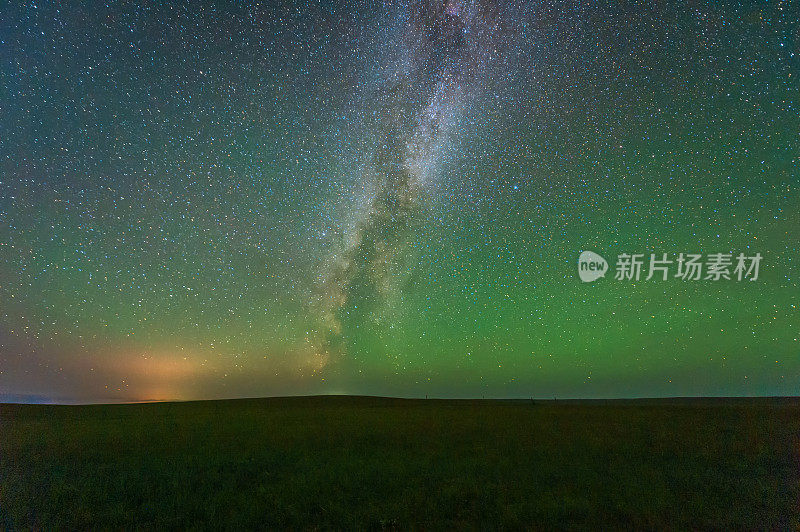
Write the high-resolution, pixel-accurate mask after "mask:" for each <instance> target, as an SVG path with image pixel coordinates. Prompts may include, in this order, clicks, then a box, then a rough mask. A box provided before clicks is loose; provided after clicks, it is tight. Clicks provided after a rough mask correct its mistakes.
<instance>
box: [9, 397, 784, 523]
mask: <svg viewBox="0 0 800 532" xmlns="http://www.w3.org/2000/svg"><path fill="white" fill-rule="evenodd" d="M29 527H34V528H45V529H51V528H77V529H84V528H98V527H99V528H176V527H180V528H184V527H195V528H198V527H199V528H220V527H224V528H241V527H248V528H252V527H259V528H261V527H280V528H286V527H289V528H294V529H297V528H300V529H308V528H321V529H329V528H337V529H342V528H343V529H354V528H355V529H365V528H370V529H380V528H400V529H407V528H426V529H452V528H490V529H493V528H512V529H517V528H552V527H557V528H596V529H601V528H608V527H614V528H618V527H626V528H627V527H637V528H642V527H644V528H678V529H685V528H710V527H715V528H726V529H730V528H748V529H752V528H758V529H763V528H766V529H798V527H800V400H798V399H697V400H644V401H611V402H562V401H559V402H547V401H544V402H535V403H534V402H531V401H433V400H432V401H422V400H401V399H380V398H369V397H308V398H282V399H253V400H250V399H247V400H235V401H207V402H194V403H161V404H131V405H111V406H109V405H105V406H37V405H0V529H2V528H10V529H14V528H29Z"/></svg>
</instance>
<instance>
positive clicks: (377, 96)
mask: <svg viewBox="0 0 800 532" xmlns="http://www.w3.org/2000/svg"><path fill="white" fill-rule="evenodd" d="M401 9H405V10H407V15H406V16H407V24H405V27H404V28H402V29H401V35H400V37H399V38H398V39H396V41H395V42H394V43H392V44H393V45H394V46H397V47H398V53H396V54H395V55H396V56H397V57H398V58H399V60H398V61H397V63H396V64H390V65H387V66H386V67H385V68H386V69H387V70H388V71H389V74H388V75H386V83H385V84H383V85H381V86H379V87H378V88H377V89H376V90H375V91H374V94H369V95H368V96H367V100H368V102H369V103H370V104H371V105H372V106H373V107H372V108H373V109H374V110H375V118H374V120H372V121H371V124H370V125H371V126H372V128H373V130H374V133H375V136H376V138H377V146H376V149H375V152H374V153H372V154H370V155H369V162H368V165H367V168H366V169H365V171H364V175H363V176H362V177H363V184H364V186H365V187H366V188H367V190H368V191H369V192H368V194H367V195H366V197H365V200H364V201H365V205H364V206H363V208H362V210H361V211H360V213H359V214H360V217H359V218H358V219H357V221H356V224H355V227H354V228H353V230H352V231H351V232H350V233H349V234H346V235H345V238H344V246H343V248H342V249H340V250H337V251H336V252H335V254H334V255H333V256H332V257H331V258H330V260H329V263H328V264H327V265H326V266H327V268H328V269H329V270H328V271H326V272H324V273H323V276H322V282H321V283H322V286H321V287H320V288H321V293H320V294H319V296H318V300H317V301H315V304H316V310H317V312H319V313H320V319H321V321H322V332H321V337H320V338H317V339H316V342H318V344H319V348H320V355H321V356H322V357H324V358H325V357H328V356H329V355H330V354H331V351H333V352H334V353H336V352H340V351H343V350H344V347H343V346H342V345H341V342H339V335H340V333H341V328H342V324H341V321H340V319H339V316H338V314H339V313H341V312H342V310H343V309H344V308H345V307H348V308H349V309H352V310H354V311H355V310H357V311H358V314H360V315H362V316H367V317H369V318H370V319H371V320H373V321H380V320H381V316H382V314H383V313H384V312H385V311H386V309H385V308H383V307H385V306H386V305H387V304H388V303H391V302H392V301H393V300H396V299H397V297H398V290H399V289H400V287H401V286H402V285H403V283H404V282H405V280H404V279H403V276H404V273H403V272H407V271H408V264H407V263H408V261H409V260H411V258H410V257H408V256H407V253H408V244H409V242H408V239H409V235H410V233H411V232H412V231H413V226H414V224H415V223H424V219H420V217H421V212H420V202H422V201H424V197H425V195H426V192H427V191H428V188H429V187H430V185H431V182H432V181H433V180H434V179H436V175H437V172H438V171H439V170H440V159H441V153H442V151H443V150H444V149H445V145H447V143H448V142H449V141H450V140H451V136H452V135H454V134H457V132H456V131H453V130H454V126H455V124H456V123H457V121H458V120H459V118H460V117H461V114H462V113H463V112H464V110H465V108H468V107H469V103H470V99H471V97H473V96H474V95H475V93H476V92H477V91H480V90H481V88H482V87H483V86H484V83H485V76H487V72H490V71H491V61H492V60H493V59H496V57H495V56H496V55H497V53H498V46H499V44H500V38H499V37H500V36H499V33H500V32H501V31H502V30H503V28H504V27H507V26H508V21H505V20H504V18H505V17H508V12H507V9H506V7H505V6H501V5H497V4H495V3H491V4H487V3H478V2H463V3H462V2H458V1H453V2H447V3H444V4H442V3H440V2H430V1H425V2H417V3H411V4H409V5H407V6H402V7H401ZM402 20H405V17H404V18H403V19H402ZM389 319H391V317H390V318H389Z"/></svg>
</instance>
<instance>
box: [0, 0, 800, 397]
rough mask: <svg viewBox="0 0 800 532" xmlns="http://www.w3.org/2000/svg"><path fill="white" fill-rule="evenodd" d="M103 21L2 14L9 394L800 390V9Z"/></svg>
mask: <svg viewBox="0 0 800 532" xmlns="http://www.w3.org/2000/svg"><path fill="white" fill-rule="evenodd" d="M94 4H95V3H93V2H88V3H86V4H81V3H77V2H53V3H51V2H27V3H24V4H23V3H21V2H20V3H17V2H14V3H12V4H11V5H5V6H4V7H3V8H2V12H1V13H0V401H2V400H6V401H8V400H25V401H65V402H82V401H131V400H168V399H200V398H217V397H243V396H272V395H286V394H292V395H294V394H318V393H348V394H375V395H401V396H416V397H421V396H425V395H429V396H435V397H481V396H485V397H487V398H488V397H543V398H552V397H553V396H557V397H559V398H565V397H635V396H678V395H691V396H698V395H706V396H708V395H787V394H788V395H798V394H800V309H798V305H800V259H798V254H797V253H798V243H800V166H799V163H800V79H799V78H800V48H799V46H800V29H799V28H800V22H799V21H800V3H798V2H790V1H769V2H767V1H760V2H693V1H686V2H675V1H670V2H650V1H648V2H607V3H606V2H574V1H566V0H556V1H553V2H548V1H545V2H538V1H536V2H533V1H531V2H499V3H498V2H495V1H485V2H484V1H480V2H471V1H468V0H467V1H459V0H446V1H445V2H436V1H421V2H404V1H398V2H370V1H368V0H360V1H356V2H345V1H343V0H341V1H340V0H333V1H326V2H311V3H300V2H296V3H295V2H282V1H274V2H266V3H254V4H252V5H251V3H249V2H237V3H235V4H234V3H231V4H227V3H226V4H218V5H212V4H207V3H204V4H201V3H196V2H187V3H183V4H173V5H158V4H157V3H154V2H141V5H137V2H118V3H111V4H108V5H102V4H96V5H94ZM584 250H591V251H594V252H597V253H599V254H600V255H602V256H603V257H605V258H606V259H607V260H608V262H609V263H610V267H611V268H612V271H611V272H610V273H609V274H608V275H606V276H605V277H604V278H601V279H598V280H597V281H595V282H592V283H584V282H581V279H579V277H578V268H577V261H578V256H579V255H580V253H581V252H582V251H584ZM622 253H628V254H644V255H645V273H646V268H647V260H648V259H649V257H650V254H651V253H654V254H657V255H658V256H659V257H661V256H662V254H663V253H667V254H668V256H670V257H671V258H672V259H675V258H676V257H677V256H678V255H679V254H680V253H687V254H688V253H696V254H703V255H704V256H707V255H709V254H713V253H724V254H732V256H733V257H734V259H733V260H734V265H735V257H736V256H737V255H738V254H739V253H744V254H745V255H747V256H751V255H755V254H756V253H760V255H761V256H762V257H763V258H762V261H761V264H760V271H759V276H758V279H757V280H755V281H750V280H749V279H744V280H741V281H739V280H737V279H736V277H735V276H733V275H732V276H731V279H730V280H726V279H720V280H718V281H714V280H710V279H704V278H703V279H700V280H696V281H694V280H684V279H681V278H676V277H675V276H674V271H671V272H670V275H669V276H668V278H667V280H663V279H662V278H661V277H660V276H656V277H655V278H652V279H650V280H645V277H646V276H645V275H643V276H642V278H641V279H640V280H638V281H637V280H635V279H633V280H630V279H623V280H618V279H615V278H614V275H613V268H614V263H615V262H616V258H617V256H618V255H620V254H622ZM673 266H674V265H673Z"/></svg>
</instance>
